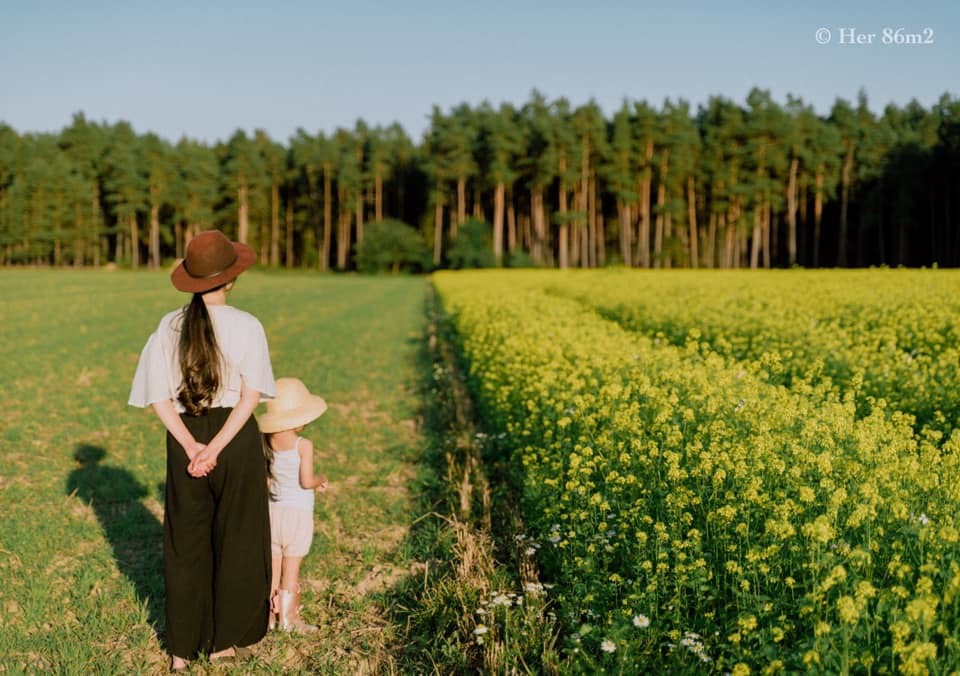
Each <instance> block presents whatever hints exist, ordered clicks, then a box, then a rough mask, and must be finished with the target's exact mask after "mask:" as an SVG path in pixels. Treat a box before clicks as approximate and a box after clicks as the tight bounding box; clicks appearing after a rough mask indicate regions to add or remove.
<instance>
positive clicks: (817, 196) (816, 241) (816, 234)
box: [813, 164, 823, 268]
mask: <svg viewBox="0 0 960 676" xmlns="http://www.w3.org/2000/svg"><path fill="white" fill-rule="evenodd" d="M822 222H823V164H819V165H817V190H816V192H815V193H814V195H813V267H815V268H817V267H820V224H821V223H822Z"/></svg>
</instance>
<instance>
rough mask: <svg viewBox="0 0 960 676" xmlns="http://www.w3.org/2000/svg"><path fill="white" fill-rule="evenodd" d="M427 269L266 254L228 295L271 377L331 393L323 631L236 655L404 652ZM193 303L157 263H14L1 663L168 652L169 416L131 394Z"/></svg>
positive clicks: (284, 667)
mask: <svg viewBox="0 0 960 676" xmlns="http://www.w3.org/2000/svg"><path fill="white" fill-rule="evenodd" d="M425 285H426V281H425V280H423V279H422V278H410V277H406V278H404V277H399V278H368V277H356V276H321V275H316V274H309V273H287V274H268V273H263V272H256V271H252V272H249V273H247V274H245V275H244V276H243V277H242V278H241V279H240V280H239V283H238V284H237V287H236V289H235V290H234V292H233V294H232V295H231V297H230V302H231V304H233V305H235V306H237V307H239V308H241V309H244V310H247V311H250V312H252V313H253V314H255V315H256V316H257V317H259V318H260V320H261V321H262V322H263V324H264V327H265V328H266V331H267V337H268V340H269V342H270V349H271V355H272V358H273V364H274V371H275V374H276V375H277V376H278V377H280V376H296V377H299V378H301V379H302V380H303V381H304V382H305V383H306V384H307V386H308V387H309V388H310V389H311V390H312V391H313V392H316V393H318V394H320V395H322V396H323V397H325V398H326V400H327V402H328V404H329V405H330V409H329V411H328V412H327V414H326V415H324V416H323V417H322V418H321V419H319V420H318V421H316V422H315V423H313V424H312V425H310V426H309V427H308V428H307V429H306V431H305V432H304V434H305V435H306V436H308V437H309V438H311V439H312V440H313V442H314V444H315V446H316V448H317V457H316V465H317V469H318V471H321V472H323V473H325V474H327V476H328V477H329V479H330V482H331V486H330V489H329V490H328V491H327V493H326V494H322V495H319V496H318V500H317V509H316V517H315V522H316V524H317V536H316V538H315V541H314V548H313V550H312V552H311V553H310V555H309V556H308V557H307V559H306V560H305V562H304V567H303V570H302V580H303V587H304V615H305V617H306V618H307V619H308V620H309V621H313V622H314V623H316V624H319V625H320V627H321V629H320V632H319V634H316V635H313V636H310V637H300V636H292V635H270V636H268V638H267V639H266V640H265V641H264V642H263V643H262V644H261V645H260V646H259V647H258V650H257V658H256V659H255V660H254V661H253V662H250V663H247V664H245V665H242V666H239V667H235V668H234V670H235V671H237V672H245V671H248V672H251V673H252V672H257V673H271V672H272V673H294V672H302V671H308V672H312V673H318V672H319V673H356V672H359V671H361V670H367V671H377V670H391V669H402V665H396V664H394V663H393V659H394V658H393V657H392V654H394V653H393V652H392V646H391V644H392V642H393V641H395V640H396V638H397V636H398V632H397V627H396V626H395V624H396V623H397V622H398V621H399V620H398V619H397V618H396V616H395V613H391V612H388V609H386V608H384V607H383V599H384V598H385V596H384V594H383V590H384V589H386V588H388V587H390V586H392V585H395V584H397V583H398V581H399V580H400V579H402V578H404V577H406V576H407V575H409V571H410V569H411V565H412V563H413V561H414V558H415V557H416V555H417V549H418V547H417V546H415V545H411V543H410V541H409V537H408V536H409V530H410V524H411V522H413V521H414V520H415V519H416V518H417V517H418V516H420V514H419V513H416V512H417V510H418V509H419V508H420V505H419V503H418V502H417V501H416V499H415V497H414V496H412V487H413V486H415V485H416V484H417V482H418V481H420V479H419V478H418V476H419V474H420V473H421V472H422V471H423V470H422V468H421V467H420V466H419V465H418V463H419V462H420V456H421V445H422V442H421V438H420V432H419V431H418V425H417V424H416V422H415V420H416V416H417V415H418V411H419V406H420V404H419V401H418V399H417V394H416V383H417V382H418V379H419V378H420V377H421V374H419V373H418V368H420V367H421V365H420V364H419V363H418V361H417V355H418V350H419V349H420V341H421V340H422V337H423V321H424V317H423V298H424V289H425ZM187 300H188V297H187V296H186V295H185V294H180V293H178V292H176V291H175V290H174V289H173V288H172V287H171V285H170V283H169V279H168V277H167V275H166V273H162V272H155V273H153V272H150V273H148V272H141V273H133V272H126V271H113V272H104V271H69V270H64V271H44V270H0V317H2V333H0V336H2V339H0V381H2V382H3V387H2V389H0V408H2V410H3V414H2V415H0V513H2V514H3V515H4V518H3V519H2V520H0V670H7V671H12V672H20V671H27V672H34V671H40V670H53V671H55V672H61V673H105V674H114V673H117V674H119V673H136V672H151V671H157V670H162V669H163V668H165V666H166V656H165V655H164V653H163V648H162V631H163V584H162V579H161V575H160V564H161V551H160V539H161V538H160V535H161V523H162V491H163V481H164V467H165V461H164V445H163V428H162V425H161V424H160V422H159V421H158V420H157V418H156V417H155V416H154V415H153V414H152V413H149V412H145V411H142V410H139V409H136V408H132V407H128V406H127V405H126V401H127V395H128V393H129V387H130V382H131V379H132V377H133V371H134V369H135V366H136V362H137V358H138V355H139V352H140V350H141V348H142V347H143V344H144V342H145V341H146V339H147V336H148V335H149V334H150V333H151V332H152V331H153V330H154V329H155V327H156V325H157V322H158V321H159V319H160V317H161V316H162V315H163V314H164V313H165V312H167V311H169V310H171V309H173V308H175V307H177V306H178V305H181V304H183V303H184V302H186V301H187ZM198 667H199V668H200V669H206V670H210V671H218V670H222V669H223V667H216V668H214V667H212V666H209V665H205V664H200V665H198Z"/></svg>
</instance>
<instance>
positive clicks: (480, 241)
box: [447, 218, 497, 270]
mask: <svg viewBox="0 0 960 676" xmlns="http://www.w3.org/2000/svg"><path fill="white" fill-rule="evenodd" d="M492 239H493V235H492V228H491V226H490V224H489V223H487V222H486V221H483V220H480V219H479V218H470V219H468V220H467V221H465V222H464V223H463V224H461V226H460V227H459V228H458V229H457V237H456V238H455V239H454V241H453V244H452V245H451V246H450V250H449V251H448V252H447V260H448V262H449V264H450V267H451V268H453V269H454V270H463V269H467V268H492V267H494V266H495V265H496V264H497V261H496V259H494V257H493V250H492V249H491V241H492Z"/></svg>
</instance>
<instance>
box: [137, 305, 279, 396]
mask: <svg viewBox="0 0 960 676" xmlns="http://www.w3.org/2000/svg"><path fill="white" fill-rule="evenodd" d="M207 311H208V312H209V313H210V319H211V321H212V322H213V329H214V333H215V334H216V336H217V344H218V345H219V347H220V353H221V354H222V355H223V358H224V361H225V362H226V363H225V364H224V377H223V378H221V387H220V392H219V393H218V394H217V396H216V397H215V398H214V400H213V402H212V403H211V405H210V406H211V408H217V407H224V408H227V407H233V406H236V405H237V404H238V403H239V402H240V387H241V378H242V379H243V381H244V382H246V384H247V386H248V387H252V388H253V389H255V390H257V391H258V392H260V394H261V396H262V398H266V399H272V398H273V397H275V396H276V394H277V386H276V383H275V382H274V379H273V366H272V365H271V363H270V350H269V348H268V347H267V335H266V333H265V332H264V330H263V325H262V324H261V323H260V321H259V320H258V319H257V318H256V317H254V316H253V315H252V314H250V313H249V312H244V311H243V310H238V309H237V308H235V307H233V306H230V305H208V306H207ZM182 318H183V309H182V308H181V309H179V310H174V311H173V312H170V313H168V314H166V315H165V316H164V317H163V319H161V320H160V325H159V326H158V327H157V330H156V331H155V332H154V333H153V334H152V335H151V336H150V338H148V339H147V344H146V345H145V346H144V348H143V352H141V353H140V361H139V363H138V364H137V371H136V373H135V374H134V376H133V387H131V389H130V399H129V401H128V402H127V403H128V404H130V405H131V406H139V407H141V408H143V407H145V406H149V405H151V404H154V403H156V402H158V401H164V400H166V399H172V400H173V403H174V406H175V407H176V409H177V411H179V412H180V413H183V412H184V410H185V409H184V407H183V405H182V404H181V403H180V402H179V401H177V392H179V390H180V386H181V384H182V382H183V378H182V376H181V373H180V360H179V358H178V357H177V344H178V342H179V340H180V323H181V321H182Z"/></svg>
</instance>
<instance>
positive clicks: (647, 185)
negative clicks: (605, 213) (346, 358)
mask: <svg viewBox="0 0 960 676" xmlns="http://www.w3.org/2000/svg"><path fill="white" fill-rule="evenodd" d="M652 161H653V141H652V140H651V141H648V142H647V148H646V151H645V153H644V162H645V166H646V169H644V177H643V181H642V182H641V183H640V232H639V233H638V234H637V256H636V258H637V260H639V262H640V266H641V267H644V268H649V267H650V195H651V193H652V187H653V186H652V181H653V176H652V171H651V169H650V163H651V162H652Z"/></svg>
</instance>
